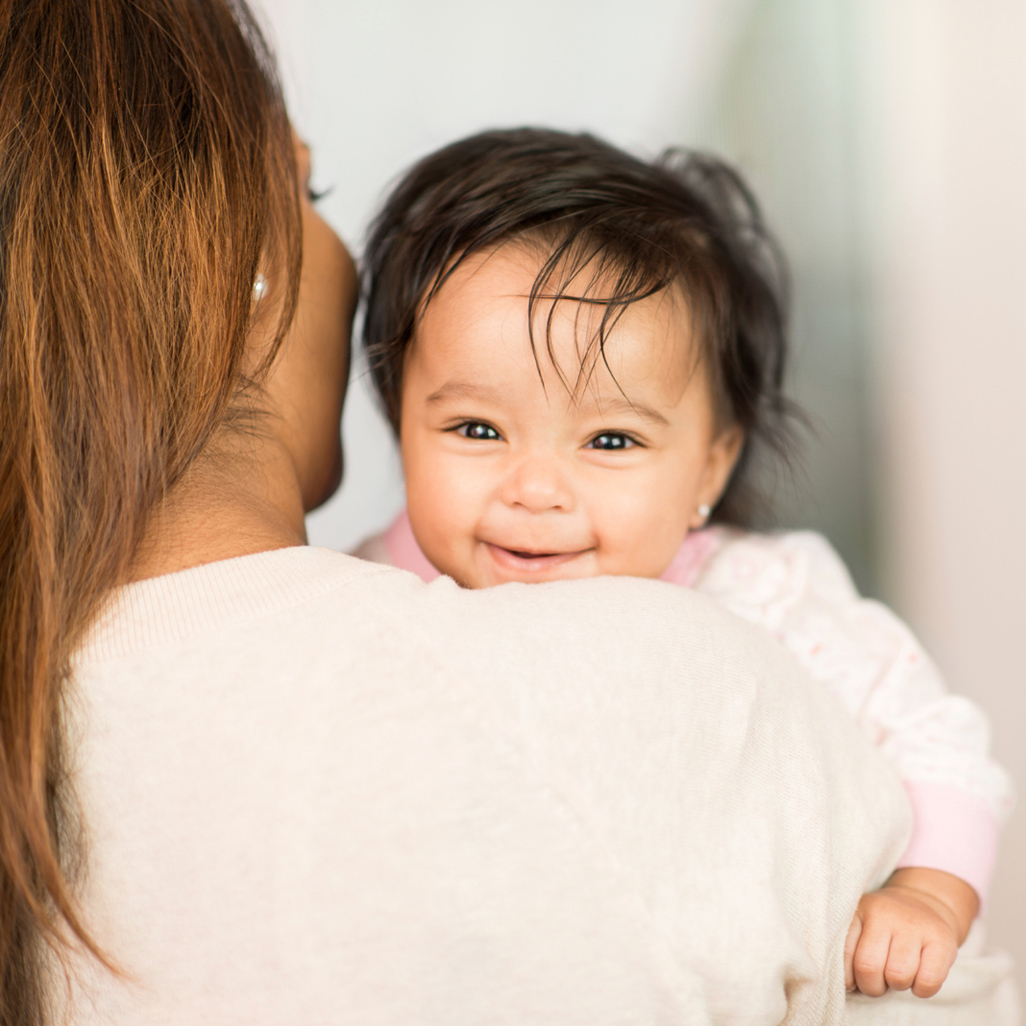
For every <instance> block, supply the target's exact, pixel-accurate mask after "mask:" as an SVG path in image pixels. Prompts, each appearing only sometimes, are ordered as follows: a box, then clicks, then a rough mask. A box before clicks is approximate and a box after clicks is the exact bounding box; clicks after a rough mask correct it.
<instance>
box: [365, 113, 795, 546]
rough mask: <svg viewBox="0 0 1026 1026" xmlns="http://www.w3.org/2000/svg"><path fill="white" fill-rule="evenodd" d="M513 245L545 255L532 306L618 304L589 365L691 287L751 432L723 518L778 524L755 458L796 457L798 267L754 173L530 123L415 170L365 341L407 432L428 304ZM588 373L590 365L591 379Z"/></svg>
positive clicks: (389, 212)
mask: <svg viewBox="0 0 1026 1026" xmlns="http://www.w3.org/2000/svg"><path fill="white" fill-rule="evenodd" d="M511 240H524V241H526V242H528V243H532V244H535V245H540V246H541V247H543V251H544V253H545V256H546V259H545V261H544V263H543V265H542V268H541V270H540V271H539V273H538V277H537V279H536V280H535V282H534V286H533V287H532V290H531V295H530V298H529V305H530V306H531V307H533V306H534V305H535V304H536V303H538V302H539V301H542V300H544V301H550V300H554V299H559V298H566V299H577V300H580V301H582V302H588V303H595V304H599V305H602V306H604V308H605V309H604V312H603V316H602V322H601V327H600V329H599V332H598V337H597V339H595V340H593V342H592V344H591V345H590V346H589V347H588V348H587V351H586V353H585V359H591V360H594V359H604V358H605V351H604V345H605V340H606V337H607V335H608V332H609V331H610V330H611V328H612V326H613V325H614V324H615V323H616V320H617V318H618V317H619V316H620V315H621V314H622V313H623V311H624V309H625V308H626V307H627V306H629V305H630V304H631V303H633V302H636V301H637V300H639V299H643V298H644V297H646V296H650V295H652V294H653V293H656V292H659V291H660V290H662V289H666V288H679V289H681V291H682V292H683V294H684V295H685V296H686V297H687V299H688V305H689V307H690V315H691V317H692V318H693V319H694V322H695V324H696V326H697V329H698V330H697V336H698V338H699V340H700V342H701V345H702V347H703V351H702V353H703V355H705V356H708V357H709V365H710V368H711V373H712V376H713V382H714V385H715V387H716V389H717V392H718V394H719V397H720V406H721V410H720V414H721V417H722V418H723V420H724V422H725V424H736V425H738V426H739V427H740V428H741V429H742V431H743V432H744V439H745V441H744V446H743V448H742V451H741V455H740V458H739V459H738V462H737V465H736V466H735V468H734V473H733V475H732V477H731V480H730V483H729V484H728V486H727V488H726V490H725V491H724V493H723V495H722V497H721V498H720V501H719V503H718V505H717V507H716V509H715V510H714V511H713V515H712V520H713V521H719V522H721V523H731V524H737V525H740V526H749V525H751V524H752V523H753V522H755V521H758V520H761V519H765V518H766V517H767V515H768V513H769V504H768V499H767V497H766V496H765V495H764V494H763V492H762V488H761V487H760V482H759V481H758V480H757V475H756V474H755V473H753V471H754V470H755V469H756V467H755V461H756V457H757V456H758V454H759V450H760V449H763V450H765V451H766V452H767V453H768V454H770V455H772V456H775V457H776V458H777V459H778V460H781V461H783V463H785V464H788V463H789V462H790V461H791V459H792V457H793V454H794V452H795V449H796V436H795V431H794V425H795V424H796V423H800V422H801V421H802V417H801V414H800V413H799V411H798V409H797V407H796V406H794V404H792V403H791V402H790V400H788V399H787V398H786V397H785V395H784V393H783V381H784V371H785V365H786V362H787V333H786V321H787V302H786V294H787V274H786V268H785V266H784V261H783V258H782V256H781V254H780V252H779V250H778V248H777V246H776V243H775V242H774V240H773V237H772V235H771V234H770V232H769V230H768V229H767V228H766V225H765V223H764V221H763V218H762V214H761V212H760V210H759V206H758V204H757V203H756V201H755V198H754V197H753V196H752V194H751V192H750V191H749V189H748V187H747V186H746V185H745V183H744V181H743V180H742V178H741V177H740V176H739V175H738V173H737V172H736V171H735V170H734V169H733V168H731V167H729V166H728V165H727V164H725V163H724V162H723V161H721V160H717V159H716V158H714V157H710V156H707V155H703V154H696V153H687V152H681V151H675V150H671V151H668V152H667V153H665V154H664V155H663V156H662V157H661V158H660V159H659V160H657V161H655V162H652V163H648V162H646V161H643V160H639V159H638V158H637V157H634V156H632V155H631V154H629V153H625V152H624V151H623V150H619V149H617V148H616V147H614V146H610V145H609V144H608V143H606V142H603V141H602V140H601V139H596V138H595V137H594V136H591V135H585V134H581V135H573V134H569V133H566V132H558V131H553V130H550V129H541V128H518V129H506V130H495V131H488V132H482V133H480V134H478V135H474V136H470V137H469V138H467V139H462V140H460V141H459V142H455V143H452V144H451V145H449V146H446V147H444V148H443V149H441V150H438V151H437V152H435V153H432V154H430V155H429V156H427V157H425V158H424V159H423V160H422V161H420V163H418V164H417V165H415V166H414V167H413V168H412V169H411V170H410V171H408V172H407V173H406V174H405V175H404V176H403V177H402V178H401V179H400V181H399V182H398V184H397V185H396V186H395V188H394V189H393V190H392V193H391V195H390V196H389V197H388V198H387V199H386V201H385V204H384V206H383V208H382V210H381V212H380V214H379V215H378V217H377V219H376V220H375V222H374V224H373V225H372V226H371V231H370V236H369V240H368V243H367V249H366V253H365V271H366V274H365V283H366V289H367V305H366V311H365V317H364V327H363V338H364V345H365V347H366V351H367V356H368V362H369V365H370V369H371V373H372V375H373V380H374V383H375V386H376V388H377V391H378V394H379V396H380V397H381V401H382V404H383V406H384V408H385V412H386V414H387V416H388V418H389V420H390V421H391V423H392V426H393V428H394V429H395V430H396V431H398V425H399V413H400V410H399V406H400V400H401V396H402V380H403V368H404V365H405V358H406V351H407V349H408V347H409V346H410V345H411V343H412V342H413V339H414V334H415V330H416V325H417V323H418V320H419V318H420V317H421V316H422V315H423V312H424V309H425V308H426V306H427V304H428V303H430V302H431V300H432V298H433V297H434V296H435V295H436V294H437V292H438V290H439V289H440V288H441V286H442V285H443V284H444V283H445V281H446V280H447V279H448V277H449V275H451V274H452V272H453V271H454V270H455V269H456V268H457V267H458V266H459V265H460V263H461V262H462V261H463V260H465V259H466V258H467V257H468V256H470V255H471V254H472V253H475V252H479V251H481V250H486V249H489V248H492V247H494V246H497V245H502V244H504V243H506V242H509V241H511ZM584 274H587V275H588V277H589V278H590V282H588V281H586V282H585V283H583V284H582V275H584ZM528 323H529V325H531V326H532V329H531V330H532V333H533V324H534V320H533V318H532V317H529V319H528ZM533 341H534V339H533V337H532V342H533ZM537 359H538V356H537V352H536V354H535V360H536V361H537ZM587 376H588V370H587V369H586V368H583V367H582V375H581V378H580V379H579V382H581V381H583V382H585V383H586V381H587ZM564 384H565V385H567V388H568V390H569V391H570V392H571V394H574V385H573V383H572V382H569V381H564ZM628 398H629V397H628Z"/></svg>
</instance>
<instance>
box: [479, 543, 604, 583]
mask: <svg viewBox="0 0 1026 1026" xmlns="http://www.w3.org/2000/svg"><path fill="white" fill-rule="evenodd" d="M482 544H483V545H484V547H485V548H486V549H487V551H488V553H489V555H490V556H491V557H492V559H493V560H495V563H496V567H497V568H498V569H499V570H501V571H507V572H509V573H511V574H512V575H514V578H513V579H516V580H529V579H530V578H532V577H537V576H541V575H544V577H545V579H546V580H555V579H557V578H558V577H559V576H560V574H559V573H558V569H559V568H560V567H564V566H566V564H568V563H570V562H572V561H574V560H578V559H580V558H581V557H582V556H587V555H589V554H591V553H593V552H594V551H595V550H594V547H590V548H584V549H562V550H553V549H550V550H547V551H546V550H540V549H527V548H519V547H516V546H505V545H498V544H496V543H495V542H482ZM596 572H597V571H596ZM574 576H578V575H576V574H575V575H574Z"/></svg>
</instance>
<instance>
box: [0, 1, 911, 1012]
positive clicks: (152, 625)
mask: <svg viewBox="0 0 1026 1026" xmlns="http://www.w3.org/2000/svg"><path fill="white" fill-rule="evenodd" d="M0 96H2V99H3V102H2V104H0V118H2V119H3V131H2V132H0V182H2V185H0V254H2V266H0V283H2V289H0V418H2V419H0V581H2V599H0V602H2V605H0V736H2V742H3V747H2V759H0V1022H2V1023H3V1024H15V1023H17V1024H28V1023H33V1024H35V1023H41V1022H47V1021H57V1020H58V1019H61V1018H62V1017H64V1016H65V1015H68V1016H70V1018H71V1019H72V1021H75V1022H93V1021H95V1022H118V1023H133V1022H139V1023H143V1022H147V1023H150V1022H158V1021H160V1022H163V1021H176V1022H189V1023H201V1022H219V1023H223V1022H233V1021H240V1022H241V1021H246V1022H296V1021H307V1022H316V1021H338V1020H339V1019H341V1018H345V1019H346V1021H353V1022H361V1023H374V1022H406V1021H423V1022H478V1021H483V1020H485V1019H495V1018H499V1019H503V1020H504V1021H505V1020H508V1021H531V1020H533V1019H538V1018H545V1019H549V1020H552V1021H560V1022H589V1023H603V1022H619V1021H626V1020H627V1019H631V1020H633V1021H645V1020H648V1019H653V1020H654V1019H657V1018H667V1017H668V1018H669V1019H670V1020H673V1021H687V1022H706V1021H721V1020H727V1019H732V1018H733V1019H743V1020H744V1021H748V1022H763V1021H765V1022H776V1021H778V1020H779V1019H780V1018H782V1016H783V1015H784V1014H785V1012H786V1011H787V1010H788V1008H790V1010H791V1012H792V1014H794V1015H795V1016H796V1017H797V1018H796V1021H797V1020H798V1019H799V1018H801V1016H805V1017H806V1018H807V1019H808V1020H809V1021H820V1019H823V1018H824V1017H826V1016H828V1015H832V1014H837V1013H838V1009H839V1005H840V1003H841V1002H842V1001H843V969H842V966H841V949H842V947H843V943H844V931H845V927H846V925H847V922H848V920H849V918H850V914H851V910H852V909H853V908H854V906H855V902H856V900H857V898H858V895H859V894H860V893H862V891H863V890H865V889H866V888H867V887H869V886H872V885H874V882H879V881H880V880H882V879H883V878H884V877H885V876H886V875H887V872H888V870H889V868H890V866H889V864H888V863H889V862H890V861H892V860H893V858H894V856H895V854H896V853H897V851H898V850H900V847H901V843H902V840H903V837H902V834H903V830H904V828H905V809H904V804H903V800H902V797H901V795H900V793H899V789H898V788H897V787H896V786H895V784H894V782H893V780H892V779H891V778H890V776H889V774H888V771H887V770H886V768H885V767H883V766H881V765H880V764H879V762H878V761H877V760H876V758H875V756H874V755H873V753H872V752H870V751H869V750H868V749H867V748H866V746H865V745H864V744H863V743H862V741H861V739H859V738H858V737H857V736H856V735H855V734H854V733H853V732H852V730H851V729H850V728H849V727H848V725H847V724H846V723H845V722H844V720H843V719H842V718H839V717H838V716H836V715H835V714H834V711H833V709H832V708H831V707H830V705H829V702H828V701H827V700H825V699H824V698H823V697H822V696H821V695H820V694H819V692H818V691H817V690H816V689H814V688H807V687H806V685H805V683H804V681H803V680H802V679H800V675H798V674H797V673H796V671H794V670H793V669H792V667H791V666H790V664H788V663H786V662H785V661H783V660H782V657H781V656H779V655H777V654H776V653H775V652H774V651H773V650H772V649H771V648H768V647H767V646H766V645H765V644H764V643H763V642H761V641H760V640H759V639H758V638H756V637H752V636H750V635H749V634H747V633H746V631H745V629H744V628H742V627H740V626H739V625H736V624H734V623H733V622H731V621H730V620H729V619H727V618H726V617H725V615H724V614H721V613H717V612H716V611H715V610H712V609H708V608H706V607H705V606H704V605H703V604H702V603H701V601H700V600H699V599H696V598H694V597H692V596H689V595H687V594H686V593H683V592H680V593H678V591H676V590H672V589H671V591H672V594H666V593H665V592H664V591H663V590H662V588H661V587H660V586H659V585H658V584H653V583H651V582H642V581H631V580H616V581H613V580H604V581H603V580H599V581H591V582H581V583H579V584H567V585H565V586H564V585H559V586H555V587H553V588H551V589H548V590H547V591H546V592H545V594H544V596H542V597H539V592H537V591H534V592H532V593H531V596H530V598H529V600H528V599H525V598H524V596H523V595H522V594H521V592H520V591H518V590H517V589H516V588H512V589H508V588H505V589H495V590H492V591H488V592H462V591H460V590H458V589H457V588H455V586H453V585H452V584H451V582H440V583H439V584H437V585H431V586H424V585H422V584H421V583H420V582H419V581H416V580H413V579H411V578H409V577H408V576H407V575H405V574H401V573H398V572H395V571H391V570H384V569H382V568H378V567H373V566H371V565H369V564H364V563H361V562H360V561H358V560H354V559H352V558H350V557H346V556H342V555H338V554H335V553H329V552H323V551H322V552H318V551H313V550H309V549H306V548H304V547H303V544H304V541H305V536H304V528H303V515H304V512H305V511H306V510H308V509H310V508H312V507H313V506H315V505H317V504H318V503H319V502H321V501H322V500H323V499H325V498H326V497H327V496H328V495H329V494H330V493H331V492H332V491H333V489H334V488H335V487H336V486H337V484H338V481H339V479H340V476H341V451H340V447H339V442H338V425H339V417H340V412H341V404H342V399H343V392H344V387H345V381H346V370H347V363H348V335H349V323H350V318H351V314H352V308H353V303H354V296H355V276H354V273H353V267H352V263H351V261H350V260H349V258H348V256H347V254H346V253H345V251H344V249H343V248H342V246H341V244H340V243H339V242H338V240H337V239H336V238H335V236H334V235H333V234H332V233H331V231H330V230H329V229H328V228H327V226H326V225H325V224H324V223H323V222H322V221H321V220H320V219H319V218H318V217H317V215H316V213H315V212H314V211H313V209H312V207H311V205H310V202H309V199H308V197H307V195H306V187H307V186H306V181H307V177H308V174H309V169H308V164H309V161H308V156H307V154H306V152H305V150H304V148H303V147H302V146H298V147H297V146H296V145H295V143H294V140H293V138H292V136H291V131H290V127H289V123H288V120H287V117H286V113H285V110H284V108H283V105H282V102H281V97H280V93H279V91H278V87H277V84H276V82H275V78H274V71H273V65H272V62H271V58H270V57H269V55H268V53H267V50H266V48H265V47H264V44H263V42H262V40H261V38H260V34H259V31H258V30H257V28H256V26H255V24H254V23H253V21H252V19H251V17H250V15H249V13H248V12H247V10H246V8H245V7H244V5H243V4H242V3H241V0H234V2H233V0H82V2H76V3H69V2H67V0H15V2H10V3H7V4H5V5H3V7H2V8H0ZM300 268H301V273H300ZM627 688H629V689H630V692H631V694H630V701H629V702H627V701H624V700H623V698H624V694H625V691H626V689H627ZM710 752H715V754H716V760H715V766H716V767H717V769H716V771H715V772H711V771H710V767H711V766H712V765H713V762H712V761H711V760H710V758H709V753H710ZM738 878H740V879H742V880H743V881H745V882H744V885H743V886H741V887H740V888H738V887H736V886H735V885H734V884H733V883H732V881H735V880H737V879H738Z"/></svg>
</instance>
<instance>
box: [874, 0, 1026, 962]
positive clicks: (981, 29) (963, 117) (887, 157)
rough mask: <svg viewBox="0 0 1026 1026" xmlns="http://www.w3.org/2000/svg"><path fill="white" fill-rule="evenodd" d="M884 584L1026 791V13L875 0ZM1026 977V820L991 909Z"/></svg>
mask: <svg viewBox="0 0 1026 1026" xmlns="http://www.w3.org/2000/svg"><path fill="white" fill-rule="evenodd" d="M859 29H860V36H861V48H862V53H863V70H864V82H865V89H864V91H863V101H864V104H865V107H864V110H863V115H862V123H863V124H864V126H865V136H864V139H863V144H864V146H863V151H862V152H863V156H864V160H865V169H866V182H867V186H868V188H867V190H866V193H865V196H866V201H867V208H866V212H865V217H864V223H865V224H866V226H867V228H868V229H869V235H868V237H867V242H868V246H869V249H870V252H871V265H872V267H873V269H874V283H873V284H874V289H873V291H874V294H875V295H876V297H877V300H878V302H877V304H876V310H877V322H876V330H875V332H874V336H875V342H876V345H875V367H876V381H877V388H876V390H875V391H876V397H877V403H878V407H877V408H878V416H879V419H878V432H877V443H876V444H877V451H878V454H879V458H878V460H877V464H876V465H877V466H878V469H879V479H880V488H879V494H880V497H881V501H880V510H879V524H880V532H879V536H880V539H881V543H882V544H881V552H880V559H879V561H878V562H879V567H880V576H881V580H882V582H883V590H884V594H885V596H886V597H887V598H888V599H889V600H890V601H891V602H892V604H893V605H895V606H896V607H897V609H898V610H899V612H901V613H902V614H903V615H904V616H905V617H906V618H907V619H908V620H909V621H910V622H911V623H912V625H913V626H914V627H915V629H916V630H917V632H918V633H919V634H920V636H921V637H922V638H923V640H924V641H925V642H926V644H927V647H928V648H929V649H930V651H931V652H932V653H933V655H934V656H935V658H936V659H937V661H938V662H939V663H940V665H941V667H942V668H943V669H944V670H945V672H946V673H947V675H948V678H949V680H950V682H951V684H952V686H953V687H954V688H955V689H956V690H958V691H961V692H963V693H964V694H966V695H968V696H970V697H971V698H974V699H975V700H977V701H978V702H979V703H980V704H982V705H983V706H984V708H985V709H987V711H988V712H989V713H990V717H991V721H992V724H993V727H994V749H995V752H996V754H997V756H998V757H999V759H1000V760H1001V762H1002V763H1003V764H1004V765H1005V766H1006V767H1008V768H1009V769H1010V770H1011V771H1012V773H1013V775H1014V776H1015V778H1016V779H1017V781H1018V786H1019V789H1020V791H1021V790H1022V789H1023V788H1024V787H1026V738H1024V732H1026V625H1024V619H1026V533H1024V527H1023V524H1024V519H1026V4H1024V3H1023V2H1022V0H979V2H977V3H973V4H966V3H962V2H960V0H862V3H861V5H860V23H859ZM988 920H989V922H990V925H991V932H992V934H993V935H994V936H995V937H996V938H997V939H998V940H1000V941H1001V943H1003V944H1004V945H1005V946H1007V947H1008V948H1010V949H1011V950H1012V951H1013V953H1014V954H1015V956H1016V960H1017V962H1018V965H1019V971H1020V979H1023V967H1026V816H1023V814H1022V813H1021V812H1020V813H1019V814H1018V815H1017V816H1015V817H1013V820H1012V822H1011V824H1010V826H1009V828H1008V831H1007V833H1006V835H1005V839H1004V846H1003V849H1002V853H1001V861H1000V863H999V867H998V874H997V879H996V880H995V883H994V888H993V897H992V900H991V903H990V907H989V911H988Z"/></svg>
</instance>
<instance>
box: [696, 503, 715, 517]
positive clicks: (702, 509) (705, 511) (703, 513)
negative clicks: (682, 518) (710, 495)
mask: <svg viewBox="0 0 1026 1026" xmlns="http://www.w3.org/2000/svg"><path fill="white" fill-rule="evenodd" d="M711 512H712V509H710V507H708V506H707V505H706V504H705V503H704V502H703V503H702V505H701V506H699V507H698V515H699V516H700V517H701V518H702V519H703V520H705V518H706V517H707V516H708V515H709V514H710V513H711Z"/></svg>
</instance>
